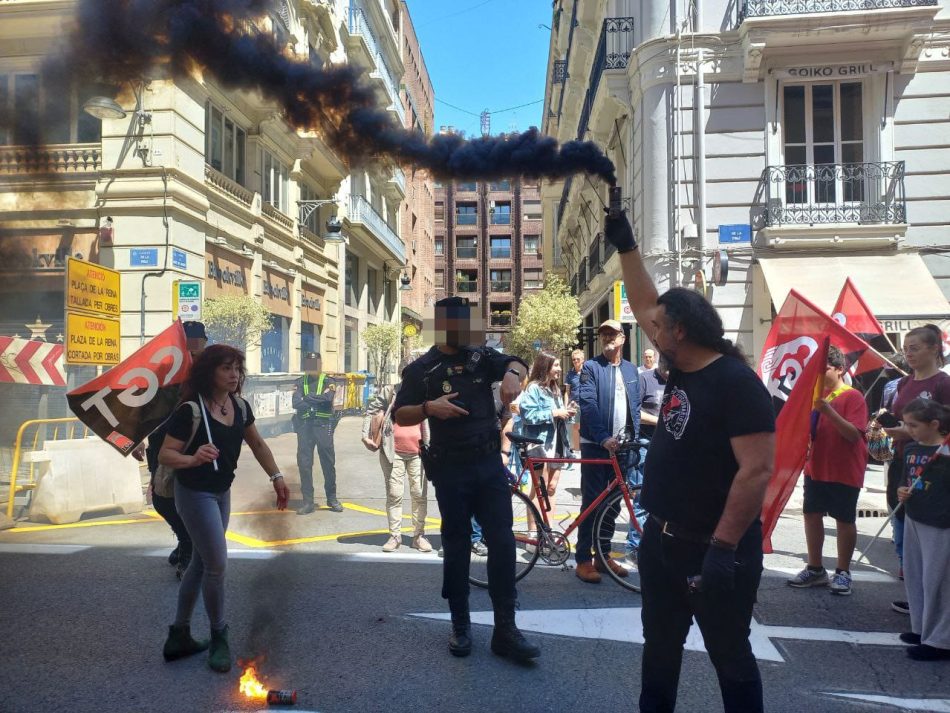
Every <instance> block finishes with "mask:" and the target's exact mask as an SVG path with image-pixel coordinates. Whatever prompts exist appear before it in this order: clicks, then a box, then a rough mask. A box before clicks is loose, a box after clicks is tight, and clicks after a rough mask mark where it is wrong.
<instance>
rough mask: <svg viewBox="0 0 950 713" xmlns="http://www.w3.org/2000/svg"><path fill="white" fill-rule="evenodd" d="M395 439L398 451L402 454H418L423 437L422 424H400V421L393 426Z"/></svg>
mask: <svg viewBox="0 0 950 713" xmlns="http://www.w3.org/2000/svg"><path fill="white" fill-rule="evenodd" d="M393 439H394V441H395V446H396V453H400V454H402V455H418V454H419V441H420V440H421V439H422V424H421V423H417V424H416V425H415V426H400V425H399V424H398V423H397V424H395V425H394V426H393Z"/></svg>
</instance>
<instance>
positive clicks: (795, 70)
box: [773, 62, 893, 80]
mask: <svg viewBox="0 0 950 713" xmlns="http://www.w3.org/2000/svg"><path fill="white" fill-rule="evenodd" d="M890 69H893V65H892V64H891V63H890V62H883V63H874V62H855V63H850V64H809V65H802V66H799V67H785V68H783V69H776V70H773V76H775V77H777V78H779V79H805V80H813V79H848V78H852V77H865V76H867V75H869V74H877V73H879V72H886V71H888V70H890Z"/></svg>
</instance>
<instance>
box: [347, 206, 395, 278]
mask: <svg viewBox="0 0 950 713" xmlns="http://www.w3.org/2000/svg"><path fill="white" fill-rule="evenodd" d="M348 218H349V220H350V222H351V223H357V224H362V225H363V226H365V227H366V228H367V229H368V230H369V231H370V232H371V233H372V234H373V235H374V236H375V237H376V238H377V239H378V240H379V242H380V243H382V245H383V247H385V248H386V249H387V250H388V251H389V252H390V253H391V254H392V255H393V256H394V257H395V258H396V260H397V261H398V262H399V263H404V262H405V261H406V249H405V247H404V246H403V244H402V241H401V240H400V239H399V236H398V235H396V231H394V230H393V229H392V228H390V227H389V224H388V223H387V222H386V221H385V220H384V219H383V217H382V216H381V215H380V214H379V213H377V212H376V209H375V208H373V206H372V204H371V203H370V202H369V201H368V200H366V198H364V197H363V196H361V195H359V194H353V195H351V196H350V205H349V215H348Z"/></svg>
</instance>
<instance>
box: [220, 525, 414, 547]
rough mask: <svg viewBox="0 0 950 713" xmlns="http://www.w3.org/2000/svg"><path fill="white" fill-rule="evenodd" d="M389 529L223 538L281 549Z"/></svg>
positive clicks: (380, 532) (386, 532) (228, 533)
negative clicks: (283, 537)
mask: <svg viewBox="0 0 950 713" xmlns="http://www.w3.org/2000/svg"><path fill="white" fill-rule="evenodd" d="M411 529H412V527H403V528H402V531H403V532H408V531H410V530H411ZM388 534H389V528H388V527H387V528H385V529H380V530H359V531H356V532H334V533H330V534H329V535H315V536H313V537H295V538H293V539H289V540H259V539H257V538H256V537H248V536H247V535H242V534H240V533H237V532H232V531H231V530H228V531H227V532H226V533H225V537H227V538H228V539H229V540H232V541H234V542H238V543H240V544H242V545H245V546H246V547H281V546H286V545H302V544H306V543H308V542H330V541H332V540H339V539H341V538H347V537H362V536H364V535H388Z"/></svg>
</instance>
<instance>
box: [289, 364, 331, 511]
mask: <svg viewBox="0 0 950 713" xmlns="http://www.w3.org/2000/svg"><path fill="white" fill-rule="evenodd" d="M331 384H336V380H335V379H333V378H332V377H330V376H327V375H326V374H324V373H323V372H321V373H320V374H318V375H316V376H313V375H310V374H304V376H302V377H301V378H299V379H297V381H296V383H295V384H294V395H293V407H294V409H295V410H296V412H297V413H296V416H295V418H294V421H295V425H296V430H297V468H298V469H299V470H300V489H301V491H302V494H303V499H304V507H303V508H302V510H307V509H308V508H309V506H312V505H313V450H314V447H316V449H317V455H318V456H319V458H320V467H321V468H322V469H323V487H324V490H325V492H326V496H327V505H329V506H330V508H332V509H333V510H336V511H339V510H342V507H341V506H340V505H339V502H338V501H337V497H336V453H335V452H334V448H333V432H334V430H335V429H336V424H337V420H336V417H335V416H334V413H333V398H334V395H335V392H334V391H333V390H330V391H327V389H328V387H329V386H330V385H331ZM311 511H312V510H311Z"/></svg>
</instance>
